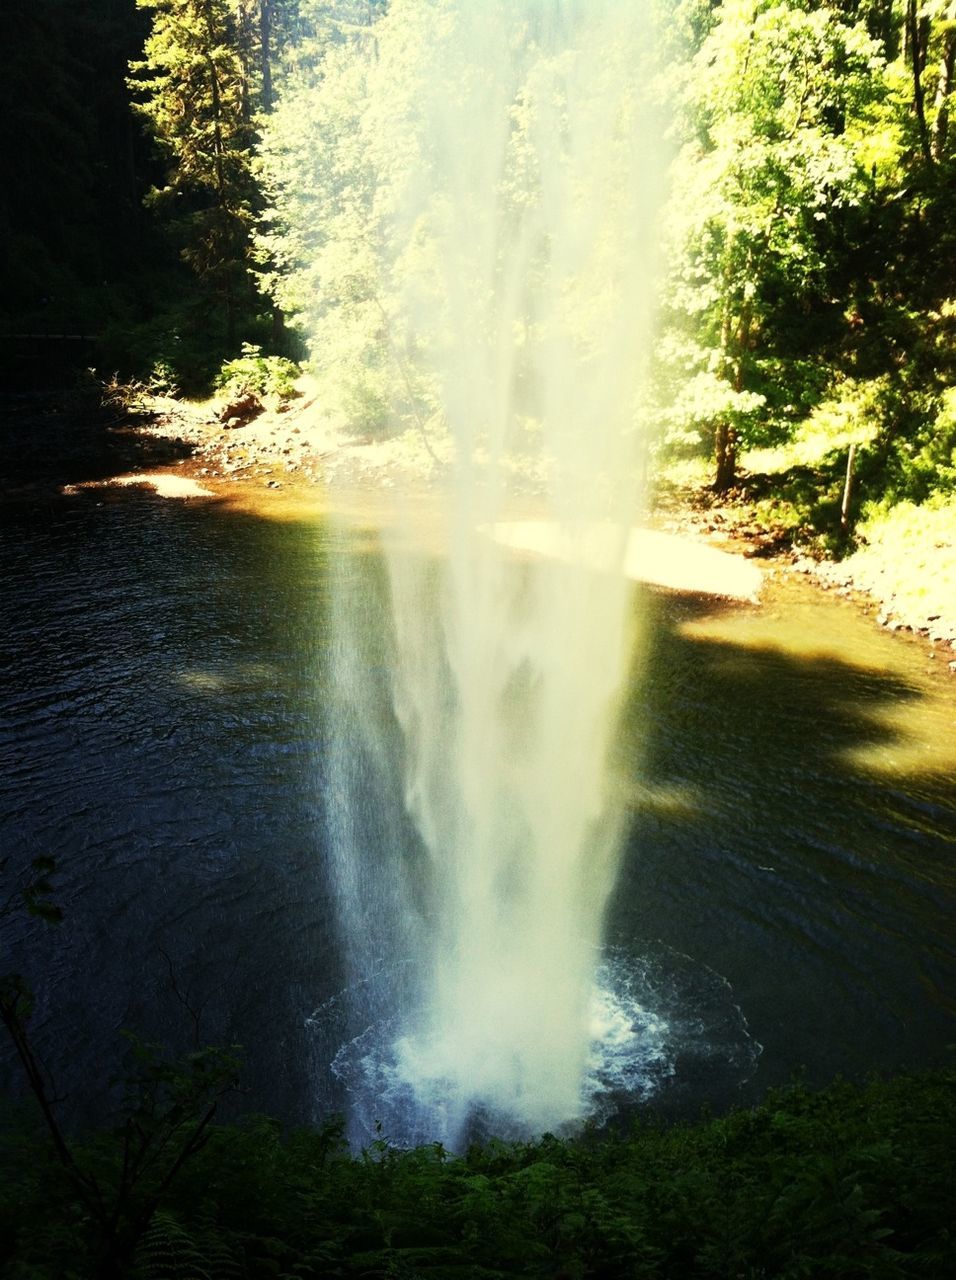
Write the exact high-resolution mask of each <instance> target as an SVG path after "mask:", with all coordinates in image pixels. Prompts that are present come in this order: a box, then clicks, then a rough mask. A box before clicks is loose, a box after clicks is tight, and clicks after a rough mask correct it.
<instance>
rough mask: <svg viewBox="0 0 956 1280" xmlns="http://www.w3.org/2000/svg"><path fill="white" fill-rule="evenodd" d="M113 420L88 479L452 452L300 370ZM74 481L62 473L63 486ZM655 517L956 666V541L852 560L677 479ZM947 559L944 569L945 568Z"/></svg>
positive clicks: (238, 478)
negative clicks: (98, 465) (356, 426)
mask: <svg viewBox="0 0 956 1280" xmlns="http://www.w3.org/2000/svg"><path fill="white" fill-rule="evenodd" d="M227 424H228V425H227ZM107 431H108V432H109V433H110V435H111V436H112V442H113V448H114V451H115V454H116V460H117V461H118V462H121V463H125V464H126V465H127V466H128V468H129V470H128V471H127V472H126V474H124V475H122V476H119V475H117V476H113V477H110V478H108V479H97V480H91V481H83V482H81V487H85V486H86V485H87V484H97V485H98V484H103V483H110V482H111V481H112V482H122V483H125V484H130V483H136V482H137V480H138V477H139V475H141V474H142V475H144V473H146V472H148V471H150V470H155V469H156V468H157V467H160V468H164V469H165V470H166V472H167V474H169V473H172V472H173V469H174V468H175V472H174V474H176V475H179V476H182V477H183V478H184V479H185V478H186V477H189V478H190V479H191V480H192V481H194V482H195V484H194V487H193V489H192V490H191V492H193V493H196V494H202V493H205V494H216V493H219V492H221V491H222V489H223V486H225V487H228V488H229V489H231V488H232V486H234V485H241V486H249V485H251V486H253V487H254V488H257V489H259V490H266V491H271V492H273V493H275V494H276V496H277V497H278V493H277V492H276V491H286V492H287V493H290V494H298V495H299V496H300V497H305V496H307V495H308V494H309V492H310V491H312V490H315V489H319V488H320V487H321V488H323V489H327V488H329V487H346V486H347V487H349V488H353V489H354V488H370V489H379V488H391V487H393V486H396V485H398V484H400V483H409V482H411V483H414V484H415V485H416V486H425V487H427V486H429V485H430V484H431V483H433V482H434V481H435V479H436V478H437V476H438V474H439V473H440V471H441V469H442V464H443V461H444V459H443V458H442V457H441V456H440V455H441V449H440V447H437V446H436V444H435V443H434V442H430V441H428V440H424V439H421V438H420V437H419V435H418V434H417V433H416V432H414V431H412V432H408V433H406V434H405V435H403V436H399V437H396V438H393V439H390V440H384V441H382V440H376V439H373V438H370V437H365V438H362V437H356V436H355V435H354V433H351V432H350V431H349V430H348V429H347V428H346V427H345V426H344V425H343V424H336V423H335V422H333V421H332V420H330V419H329V417H328V416H327V415H326V414H325V413H324V412H323V411H322V410H321V408H320V407H319V404H318V399H317V396H316V393H315V389H314V388H313V387H312V386H311V384H309V382H308V380H303V384H302V390H301V394H300V397H299V398H298V399H296V400H293V401H291V402H289V403H287V404H286V405H278V404H274V405H270V406H267V407H266V408H265V410H264V411H263V412H261V413H257V414H256V415H255V416H253V417H251V418H249V419H248V420H238V419H237V418H236V417H235V415H230V406H220V405H217V404H216V403H214V402H207V403H205V404H193V403H189V402H184V401H180V400H173V399H161V398H156V399H154V400H152V401H150V402H149V404H148V405H146V406H145V411H144V412H140V413H138V414H131V415H130V416H129V417H128V418H127V419H125V420H123V421H122V422H120V423H118V424H114V425H111V426H109V427H108V428H107ZM144 479H145V475H144ZM539 481H540V477H536V476H534V475H528V476H527V477H523V492H525V493H527V494H529V495H532V496H533V494H534V493H535V491H536V489H537V488H538V487H539ZM210 486H211V487H210ZM76 487H77V486H76V485H68V484H67V485H61V486H60V491H61V492H63V491H69V490H70V489H75V488H76ZM167 491H168V492H169V493H173V492H176V491H178V492H179V493H180V494H181V495H182V496H185V494H186V492H187V490H186V489H185V488H183V487H182V485H181V484H177V485H170V486H168V489H167ZM315 497H317V495H313V499H314V498H315ZM654 524H655V525H656V527H657V528H659V529H662V530H664V531H669V532H677V533H680V534H683V535H688V536H690V537H693V538H696V539H698V540H701V541H705V542H708V543H710V544H712V545H715V546H718V547H720V548H722V549H724V550H727V551H734V552H736V553H737V554H742V555H744V556H747V557H751V558H757V559H759V560H761V561H762V562H763V563H766V564H768V565H772V566H773V567H774V569H775V570H777V571H779V572H784V573H793V574H799V575H802V576H804V577H805V578H807V579H809V580H810V581H813V582H815V583H816V584H817V585H818V586H819V587H820V589H821V590H824V591H832V592H834V593H835V594H837V595H840V596H842V597H848V598H851V599H852V600H854V601H855V602H856V603H857V604H858V606H859V607H860V608H861V609H863V610H864V611H865V612H866V613H867V614H868V615H869V616H871V617H872V618H873V620H874V625H877V626H879V627H882V628H884V629H885V630H887V631H891V632H894V633H897V634H899V635H901V636H904V637H909V638H910V639H911V640H915V641H918V642H920V643H922V644H924V645H925V646H926V647H927V650H928V653H929V656H931V657H933V658H937V659H939V660H940V661H941V662H943V663H945V664H946V665H948V667H949V670H950V671H951V672H952V673H953V675H954V676H956V598H953V599H949V598H946V597H947V596H948V594H949V592H948V591H947V589H946V586H947V584H948V583H949V582H951V581H952V579H953V573H954V572H956V568H954V566H956V547H952V546H948V545H947V546H943V547H942V548H938V549H937V553H938V558H937V559H936V560H935V561H934V562H933V563H930V562H929V560H928V558H924V560H923V562H919V560H918V558H917V559H914V560H911V561H909V562H908V563H907V564H906V565H905V566H900V565H899V564H895V563H890V562H889V561H888V560H887V559H886V558H885V557H884V558H883V559H881V557H880V555H879V554H878V553H875V552H874V549H872V548H868V549H866V554H860V553H858V554H856V555H854V556H852V557H850V558H848V559H846V560H843V561H834V560H826V559H814V558H812V557H810V556H809V555H807V554H805V553H802V552H800V551H797V550H794V549H793V547H792V545H791V539H790V537H789V536H788V533H787V531H786V530H784V529H782V528H781V529H774V528H772V527H771V528H768V527H767V526H766V525H765V524H763V523H761V522H760V521H759V520H757V519H755V517H754V513H753V509H752V508H751V507H749V506H748V504H747V503H746V502H741V503H732V502H731V503H723V504H717V503H715V502H714V500H713V496H712V495H709V494H705V493H702V492H697V491H694V490H688V491H684V492H681V491H676V492H675V491H673V490H672V491H670V492H669V493H668V494H667V495H666V497H665V499H664V500H663V501H662V502H661V503H660V506H659V509H658V511H657V513H656V516H655V519H654ZM944 560H945V562H946V564H945V565H944V564H943V561H944ZM950 561H952V562H953V565H952V566H951V565H950V564H949V562H950ZM941 567H943V568H945V569H946V571H944V572H940V569H941ZM901 574H902V580H901ZM940 584H941V585H942V589H940Z"/></svg>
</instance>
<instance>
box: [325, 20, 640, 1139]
mask: <svg viewBox="0 0 956 1280" xmlns="http://www.w3.org/2000/svg"><path fill="white" fill-rule="evenodd" d="M380 33H381V34H380V38H379V40H378V43H377V47H376V51H375V55H376V57H375V63H374V66H373V67H371V68H370V70H369V76H368V84H369V105H368V110H367V112H366V115H365V122H364V126H365V129H366V136H367V139H368V147H369V149H370V152H371V161H372V163H374V164H376V165H377V166H378V172H379V186H378V190H377V194H376V216H377V217H378V219H379V223H378V225H379V227H380V228H382V229H383V230H382V233H381V243H382V245H383V246H384V251H383V256H382V261H383V266H382V268H381V270H382V278H383V295H382V296H383V298H385V299H387V301H386V302H385V303H383V305H382V314H383V317H387V319H388V324H389V335H388V341H389V345H390V349H391V352H392V355H393V357H394V360H395V363H396V368H397V369H398V371H399V374H400V375H401V376H400V379H399V382H398V385H399V386H400V387H404V388H405V389H406V390H407V391H410V390H411V389H412V388H413V387H414V389H415V392H416V395H417V396H418V405H417V407H416V408H415V409H414V410H413V411H414V412H415V413H416V414H417V417H418V425H419V429H420V432H421V433H423V434H424V436H425V438H426V439H427V440H428V442H429V446H430V447H431V448H434V449H436V450H438V451H441V450H444V451H445V453H446V455H447V457H448V468H447V476H446V478H445V479H444V481H443V482H442V486H443V487H442V496H441V499H440V505H441V511H440V516H439V521H438V523H439V526H440V529H441V539H442V545H441V549H440V553H439V554H434V553H433V552H432V549H431V548H430V550H429V553H428V554H426V553H425V551H419V552H417V553H416V552H414V551H411V550H410V549H409V543H410V537H409V533H408V528H407V526H404V527H402V528H401V529H399V530H398V531H396V532H394V533H392V534H389V535H386V536H385V565H386V576H385V580H384V581H379V582H378V583H376V581H375V579H374V574H371V571H370V570H369V571H365V570H358V569H356V568H354V567H353V568H352V569H351V570H349V573H348V574H347V575H346V576H345V577H343V578H342V579H341V580H340V590H339V594H338V604H337V616H338V618H339V622H338V625H339V627H340V635H339V644H338V652H339V664H338V666H339V690H340V697H341V704H340V707H339V713H340V717H341V718H340V721H339V742H338V748H337V752H336V763H335V765H334V768H333V790H334V792H335V794H336V796H337V797H338V809H337V810H336V813H337V818H336V826H337V831H336V851H337V853H336V856H337V865H338V868H339V888H340V893H341V897H342V905H343V911H344V923H345V932H346V934H347V935H348V938H349V939H350V941H349V954H350V958H351V966H352V970H351V980H352V984H353V990H355V991H357V990H362V991H365V992H367V991H368V989H369V986H370V984H373V983H374V981H375V975H376V973H389V974H391V975H392V976H391V978H390V979H389V981H388V983H387V984H386V985H387V986H388V988H389V994H388V996H387V998H386V999H385V1000H384V1001H383V998H382V995H381V991H379V996H378V998H377V1000H376V1001H367V1008H366V1009H365V1013H364V1017H365V1018H368V1019H372V1018H380V1019H384V1024H383V1026H380V1027H379V1031H378V1032H377V1033H376V1034H374V1035H373V1034H372V1033H371V1032H365V1033H364V1034H358V1035H357V1039H356V1041H355V1042H354V1043H353V1046H352V1048H351V1050H350V1051H349V1052H347V1053H344V1054H343V1055H341V1057H340V1061H339V1062H338V1064H337V1069H338V1070H339V1072H340V1074H341V1075H343V1077H344V1078H345V1079H346V1081H347V1083H348V1084H349V1087H350V1088H351V1089H352V1090H353V1093H357V1092H359V1091H361V1090H362V1089H365V1090H367V1091H370V1092H371V1093H373V1094H374V1093H376V1091H377V1092H378V1094H379V1096H378V1097H377V1098H374V1099H373V1100H371V1101H368V1102H367V1106H366V1111H367V1114H368V1115H369V1116H374V1115H375V1112H376V1108H379V1109H380V1110H381V1109H382V1108H383V1107H384V1103H383V1100H382V1096H381V1095H382V1094H383V1093H384V1094H389V1095H390V1096H392V1097H394V1098H398V1099H401V1100H403V1101H402V1106H401V1107H400V1108H399V1110H402V1109H403V1110H404V1112H405V1114H406V1116H409V1115H413V1116H414V1118H413V1119H406V1120H405V1121H402V1122H401V1123H402V1125H403V1126H404V1127H405V1128H406V1130H407V1132H405V1133H398V1134H396V1133H394V1132H393V1131H390V1132H389V1136H390V1137H398V1138H403V1137H405V1138H407V1137H413V1138H419V1137H421V1138H443V1139H444V1140H445V1141H450V1142H452V1143H454V1142H455V1141H456V1139H460V1137H461V1135H462V1133H463V1132H465V1131H466V1130H467V1127H468V1125H469V1123H474V1120H475V1116H476V1115H477V1116H482V1115H484V1116H485V1117H486V1121H487V1123H489V1124H491V1125H492V1126H493V1127H494V1126H495V1125H501V1124H507V1123H509V1122H510V1123H513V1124H516V1125H517V1126H518V1127H519V1128H522V1129H524V1130H529V1131H541V1130H543V1129H545V1128H548V1127H554V1126H556V1125H559V1124H561V1123H562V1122H564V1121H568V1120H573V1119H574V1118H575V1117H578V1116H580V1115H581V1114H582V1112H583V1111H584V1110H586V1108H587V1106H588V1098H587V1089H586V1087H585V1078H586V1075H587V1063H588V1057H589V1053H590V1052H591V1047H592V1041H593V1039H594V1036H595V1030H594V1027H593V1025H592V1023H593V1017H594V1007H595V1005H594V999H595V974H596V970H597V967H598V964H599V959H600V953H599V946H600V942H601V930H602V918H603V913H604V908H605V905H606V902H607V899H608V895H609V893H610V891H611V888H612V886H613V883H614V878H615V872H616V864H617V852H618V845H619V827H620V822H619V815H618V814H617V812H616V811H615V805H614V803H613V799H612V796H611V787H610V786H609V783H608V756H609V748H610V745H611V739H612V735H613V731H614V727H615V718H616V711H617V706H618V701H619V696H620V693H621V690H622V683H623V682H624V680H625V677H626V675H627V672H628V670H629V665H630V662H631V658H632V640H633V637H632V627H631V620H630V608H629V605H630V593H629V584H628V581H627V579H626V578H625V576H624V574H623V572H622V571H621V566H622V561H623V557H624V554H625V549H626V545H627V538H628V533H629V529H630V526H631V523H632V521H633V519H634V517H635V515H636V514H637V513H638V511H639V509H640V506H641V500H642V495H641V493H640V479H639V476H640V447H641V442H640V439H639V433H638V431H637V430H636V427H635V421H636V416H637V413H636V411H637V409H638V398H639V395H640V385H641V378H642V373H643V369H644V365H645V360H646V355H647V350H648V346H649V327H650V319H651V312H652V294H653V287H652V286H653V267H654V260H653V259H654V255H653V245H654V239H655V237H654V217H655V212H656V210H657V208H658V204H659V190H660V182H661V174H662V169H663V165H662V160H661V145H660V130H659V124H658V122H657V121H656V119H655V118H654V116H653V114H652V112H651V110H650V108H649V107H648V105H647V98H648V95H647V88H648V84H647V72H646V66H647V44H648V37H647V31H646V24H645V22H644V21H643V20H642V6H641V5H640V4H636V3H625V4H621V3H620V0H580V2H578V3H575V2H574V0H564V2H562V0H528V2H527V3H521V2H520V0H482V2H481V3H475V2H474V0H470V2H462V3H458V2H457V0H434V2H427V3H426V2H424V0H405V2H404V3H403V2H402V0H394V3H393V5H392V10H391V13H390V16H389V17H388V18H387V19H385V20H384V22H383V23H382V24H381V26H380ZM396 86H402V87H403V91H402V92H401V93H399V92H398V91H397V89H396ZM423 405H424V406H426V407H424V408H423ZM405 409H406V411H408V406H407V405H406V406H405ZM529 472H531V473H533V474H534V476H535V478H536V483H537V484H538V485H539V489H538V492H537V495H536V497H535V499H534V507H533V509H534V514H535V515H536V517H537V518H538V519H542V518H543V519H544V520H546V522H547V524H546V529H547V541H548V544H549V546H548V549H549V550H550V552H551V554H550V555H549V556H541V557H536V558H531V559H529V558H524V559H521V558H519V557H517V556H515V555H514V553H513V552H512V551H509V550H508V547H507V545H506V543H507V542H508V541H509V538H508V536H507V531H508V530H509V529H513V527H514V525H513V523H512V524H508V523H506V522H508V521H512V522H513V520H514V516H515V512H516V510H518V508H517V507H516V503H517V502H519V501H521V500H522V499H521V495H520V489H521V485H522V483H523V479H522V477H525V476H527V474H528V473H529ZM516 490H518V493H517V494H516ZM432 501H434V499H432ZM523 501H524V502H525V503H526V504H527V503H528V501H529V500H528V499H527V498H525V499H523ZM399 523H400V522H399ZM366 572H367V573H368V574H371V576H366ZM356 574H358V575H359V577H356ZM343 583H344V586H343ZM376 594H377V595H378V597H379V599H380V601H381V603H382V607H383V608H385V609H387V611H388V614H389V615H390V616H389V618H388V619H384V620H383V619H381V618H379V617H378V616H377V615H375V616H370V612H371V614H372V615H374V614H375V609H376V607H377V606H374V605H371V604H370V603H369V602H370V600H372V599H373V598H374V597H375V596H376ZM362 610H364V611H365V616H364V618H360V617H359V616H358V614H359V612H360V611H362ZM372 632H378V633H380V638H379V639H375V640H372V639H370V634H371V633H372ZM362 646H364V653H363V651H362ZM372 650H374V651H375V652H374V653H373V652H372ZM360 793H361V794H360ZM396 805H400V806H401V808H402V812H401V813H397V812H394V813H387V812H385V811H384V810H386V809H388V807H389V806H396ZM356 806H361V807H362V808H363V814H364V817H362V819H361V821H359V823H358V827H357V826H356V823H357V818H356V812H355V810H356ZM376 806H377V807H378V811H377V812H376V813H375V814H374V815H370V814H369V813H368V807H372V808H373V809H374V808H376ZM373 844H374V845H375V846H376V847H375V848H372V845H373ZM383 846H385V847H383ZM386 1004H390V1007H389V1008H387V1009H386V1008H385V1005H386ZM373 1006H374V1008H373ZM356 1029H357V1030H358V1032H359V1033H361V1032H362V1017H359V1018H358V1019H357V1020H356V1019H353V1030H356ZM373 1041H374V1042H375V1043H374V1044H373ZM356 1045H357V1046H358V1047H356ZM395 1126H396V1121H395V1119H394V1118H393V1119H392V1120H391V1129H392V1130H394V1128H395Z"/></svg>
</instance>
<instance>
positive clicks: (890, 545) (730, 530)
mask: <svg viewBox="0 0 956 1280" xmlns="http://www.w3.org/2000/svg"><path fill="white" fill-rule="evenodd" d="M657 518H658V520H659V521H660V522H661V524H662V527H664V528H666V529H672V530H674V531H681V532H685V533H688V534H690V535H693V536H697V537H703V538H706V539H707V540H708V541H711V542H713V543H715V544H716V545H718V546H721V547H724V548H725V549H728V550H736V551H737V552H738V554H742V555H744V556H747V557H751V558H754V559H758V560H760V561H762V562H763V563H766V564H768V565H770V566H772V567H773V568H774V569H775V570H777V571H779V572H783V573H793V574H800V575H802V576H804V577H806V578H807V579H808V580H809V581H811V582H814V583H816V584H817V585H818V586H819V587H820V589H821V590H823V591H831V592H833V593H834V594H836V595H839V596H843V597H846V598H849V599H851V600H853V601H854V602H855V603H856V604H857V605H858V607H859V608H860V609H861V610H863V611H864V612H865V613H866V614H867V615H868V616H870V617H872V619H873V621H874V624H875V625H876V626H879V627H882V628H885V629H886V630H888V631H891V632H895V633H898V634H900V635H901V636H905V637H908V638H910V639H911V640H913V641H915V642H917V643H922V644H923V645H924V646H925V647H926V649H927V652H928V654H929V655H930V656H931V657H932V658H934V659H937V660H940V661H942V662H945V663H946V664H948V665H949V669H950V671H951V672H952V673H953V674H954V676H956V506H954V505H953V504H949V505H948V506H936V507H933V506H923V507H915V506H913V505H912V504H909V503H905V504H901V505H900V506H899V507H896V508H894V509H893V510H892V511H891V512H890V513H889V514H888V515H883V516H881V517H880V518H879V519H878V520H874V521H872V522H871V523H869V524H861V525H860V526H859V527H858V529H857V530H856V534H857V546H856V549H855V550H854V551H853V552H852V554H850V555H847V556H845V557H844V558H843V559H840V560H837V559H835V558H832V557H827V556H824V555H823V554H822V553H821V552H820V551H819V550H818V549H816V548H813V549H812V550H811V546H810V544H809V543H807V544H803V543H801V542H799V541H797V540H795V537H794V529H793V527H792V525H790V524H788V523H786V522H785V521H784V520H780V521H775V520H774V519H773V516H772V513H768V510H767V508H766V504H758V503H757V502H754V501H753V500H752V499H750V498H749V497H748V494H747V490H746V486H745V485H744V486H742V487H741V488H740V489H738V490H736V491H735V492H734V493H733V494H731V495H729V496H728V497H718V496H717V495H715V494H714V492H713V490H712V489H711V488H709V487H708V486H706V485H703V484H700V483H695V482H692V481H688V480H685V481H684V482H683V483H676V484H675V483H670V484H668V485H666V486H662V490H661V493H660V494H659V501H658V504H657Z"/></svg>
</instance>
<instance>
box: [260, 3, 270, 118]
mask: <svg viewBox="0 0 956 1280" xmlns="http://www.w3.org/2000/svg"><path fill="white" fill-rule="evenodd" d="M259 48H260V51H261V56H262V109H263V111H271V110H272V0H259Z"/></svg>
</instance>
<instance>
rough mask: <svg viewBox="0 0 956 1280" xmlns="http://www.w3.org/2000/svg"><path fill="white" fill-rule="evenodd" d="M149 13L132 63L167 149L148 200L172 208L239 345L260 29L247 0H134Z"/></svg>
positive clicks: (246, 285)
mask: <svg viewBox="0 0 956 1280" xmlns="http://www.w3.org/2000/svg"><path fill="white" fill-rule="evenodd" d="M136 3H137V5H138V7H139V8H141V9H145V10H148V11H150V12H151V13H152V30H151V32H150V34H149V36H148V38H147V41H146V46H145V49H144V56H143V59H142V60H141V61H139V62H136V63H133V64H132V68H131V69H132V72H133V77H132V79H131V86H132V87H133V89H134V90H135V91H136V92H138V94H139V95H140V101H139V103H138V104H137V110H138V111H139V112H140V113H141V114H142V115H143V116H144V117H145V118H146V120H148V122H149V125H150V127H151V129H152V131H153V132H154V134H155V136H156V138H157V139H158V140H159V142H160V143H161V145H162V146H163V148H164V150H165V151H166V153H167V155H168V158H169V170H168V174H167V178H166V183H165V186H163V187H162V188H161V189H154V190H153V192H152V193H151V197H150V198H151V201H152V203H153V204H154V205H156V206H157V207H158V208H161V209H162V210H163V211H164V212H166V213H167V214H168V216H169V218H170V221H171V223H172V224H173V227H174V229H175V232H176V234H177V235H178V238H179V240H180V243H181V251H182V255H183V258H184V259H185V260H186V261H187V262H188V263H189V265H190V266H191V267H192V268H193V269H194V271H195V272H196V273H197V275H198V276H199V277H200V278H201V279H202V280H203V281H204V282H205V283H206V284H207V285H208V286H209V288H210V290H211V291H212V293H213V295H214V296H215V297H216V298H217V299H218V301H219V302H220V304H221V306H222V307H223V310H224V313H225V321H226V337H227V342H228V344H229V346H230V347H232V346H234V345H235V341H236V336H237V334H236V326H237V316H238V311H239V307H240V304H241V302H242V301H243V300H246V299H248V298H249V297H250V296H251V295H252V293H253V285H252V281H251V277H250V233H251V229H252V225H253V219H254V214H255V208H256V203H257V188H256V183H255V179H254V177H253V173H252V152H253V145H254V142H255V129H254V116H255V112H256V110H257V108H258V105H259V101H260V94H261V84H262V77H261V71H260V69H259V68H258V67H257V66H256V44H257V39H258V34H259V32H260V31H261V28H259V27H258V25H257V24H255V23H253V22H252V21H251V17H252V14H251V9H250V6H249V5H248V4H246V3H244V2H243V0H136Z"/></svg>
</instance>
